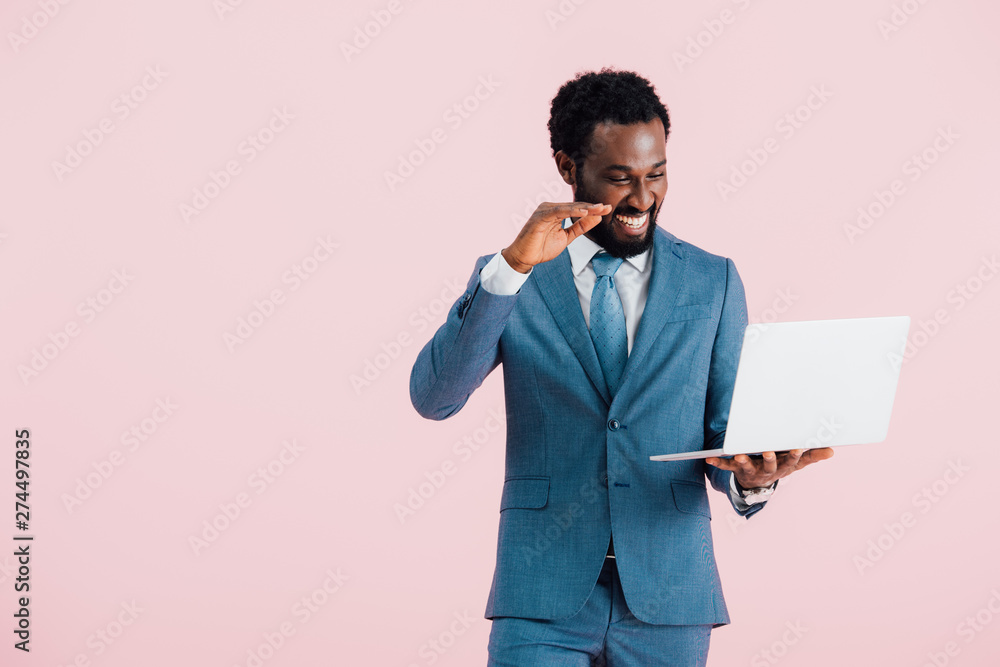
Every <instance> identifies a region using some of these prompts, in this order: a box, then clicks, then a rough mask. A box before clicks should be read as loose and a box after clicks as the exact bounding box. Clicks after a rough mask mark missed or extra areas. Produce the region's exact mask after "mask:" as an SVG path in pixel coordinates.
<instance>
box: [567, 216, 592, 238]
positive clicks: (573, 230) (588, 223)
mask: <svg viewBox="0 0 1000 667" xmlns="http://www.w3.org/2000/svg"><path fill="white" fill-rule="evenodd" d="M600 222H601V216H599V215H585V216H583V217H582V218H580V219H579V220H577V221H576V222H574V223H573V224H572V225H570V226H569V227H567V228H566V234H568V235H569V240H570V241H572V240H573V239H575V238H576V237H577V236H580V235H582V234H586V233H587V232H589V231H590V230H591V229H593V228H594V227H596V226H597V225H599V224H600Z"/></svg>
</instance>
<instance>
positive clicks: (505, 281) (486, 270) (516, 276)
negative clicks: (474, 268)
mask: <svg viewBox="0 0 1000 667" xmlns="http://www.w3.org/2000/svg"><path fill="white" fill-rule="evenodd" d="M530 275H531V270H529V271H528V272H527V273H521V272H520V271H515V270H514V269H512V268H510V264H508V263H507V260H505V259H504V258H503V254H502V253H499V252H498V253H497V254H495V255H493V259H491V260H490V261H489V262H487V264H486V266H484V267H483V269H482V270H481V271H480V272H479V284H480V285H482V286H483V289H485V290H486V291H487V292H489V293H490V294H499V295H503V296H509V295H511V294H517V291H518V290H519V289H521V286H522V285H523V284H524V281H526V280H527V279H528V276H530Z"/></svg>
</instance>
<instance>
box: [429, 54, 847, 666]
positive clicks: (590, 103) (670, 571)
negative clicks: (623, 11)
mask: <svg viewBox="0 0 1000 667" xmlns="http://www.w3.org/2000/svg"><path fill="white" fill-rule="evenodd" d="M669 130H670V120H669V117H668V114H667V110H666V108H665V107H664V106H663V104H662V102H661V101H660V100H659V98H658V97H657V95H656V92H655V90H654V88H653V87H652V85H651V84H650V83H649V82H648V81H647V80H645V79H643V78H642V77H640V76H638V75H637V74H635V73H633V72H621V71H615V70H611V69H607V68H606V69H604V70H602V71H601V72H599V73H594V72H589V73H585V74H582V75H579V76H578V77H577V78H576V79H574V80H572V81H570V82H568V83H566V84H564V85H563V86H562V88H561V89H560V90H559V92H558V94H557V95H556V96H555V98H554V99H553V100H552V110H551V118H550V120H549V131H550V135H551V143H552V151H553V155H554V157H555V162H556V167H557V168H558V170H559V173H560V175H561V176H562V178H563V180H564V181H565V182H566V183H567V184H569V185H570V186H571V187H572V189H573V199H574V201H573V202H572V203H543V204H541V205H539V206H538V208H537V210H536V211H535V212H534V213H533V214H532V216H531V217H530V218H529V219H528V221H527V223H526V224H525V225H524V228H523V229H522V230H521V231H520V233H519V234H518V236H517V238H516V239H515V240H514V241H513V243H511V244H510V245H509V246H507V247H506V248H504V249H503V250H502V251H501V252H500V253H497V254H495V255H489V256H484V257H480V258H479V260H478V262H477V263H476V266H475V270H474V271H473V274H472V277H471V278H470V280H469V283H468V286H467V288H466V292H465V294H464V295H463V296H462V297H460V298H459V299H458V301H457V303H456V304H455V306H454V307H453V308H452V309H451V310H450V311H449V313H448V318H447V320H446V322H445V323H444V324H443V325H442V326H441V328H440V329H439V330H438V331H437V333H436V334H435V335H434V337H433V339H432V340H431V341H430V342H428V343H427V345H426V346H425V347H424V348H423V350H421V352H420V354H419V355H418V357H417V360H416V362H415V364H414V367H413V371H412V374H411V377H410V396H411V400H412V402H413V405H414V407H415V408H416V409H417V411H418V412H419V413H420V414H421V415H423V416H424V417H427V418H430V419H445V418H447V417H450V416H451V415H453V414H455V413H456V412H458V411H459V410H460V409H461V408H462V407H463V406H464V405H465V403H466V401H467V400H468V398H469V396H470V395H471V394H472V392H473V391H474V390H475V389H476V388H477V387H479V385H480V384H481V383H482V381H483V379H484V378H485V377H486V376H487V375H488V374H489V373H490V372H491V371H492V370H493V369H494V368H496V366H497V365H498V364H503V374H504V390H505V395H506V409H507V449H506V473H505V481H504V486H503V494H502V497H501V501H500V528H499V536H498V543H497V564H496V570H495V574H494V578H493V585H492V587H491V590H490V595H489V600H488V602H487V608H486V617H487V618H489V619H492V620H493V627H492V630H491V633H490V645H489V650H490V664H491V665H519V666H520V665H525V666H529V665H530V666H534V665H590V664H591V660H595V659H596V660H606V661H607V664H609V665H643V666H649V665H684V666H689V665H704V664H705V660H706V656H707V652H708V646H709V639H710V634H711V630H712V628H713V627H715V626H719V625H724V624H726V623H728V622H729V615H728V612H727V609H726V604H725V600H724V599H723V595H722V588H721V583H720V579H719V574H718V571H717V569H716V564H715V556H714V552H713V547H712V535H711V529H710V523H709V521H710V519H711V514H710V510H709V504H708V494H707V491H706V482H705V479H706V477H707V478H708V480H709V481H711V483H712V486H713V487H715V488H716V489H717V490H719V491H721V492H723V493H726V494H727V495H728V496H729V498H730V501H731V503H732V505H733V508H734V509H735V511H736V512H737V513H738V514H740V515H742V516H746V517H749V516H751V515H752V514H754V513H755V512H757V511H760V509H761V508H763V506H764V504H765V501H766V498H767V497H768V495H769V494H770V493H771V492H772V491H773V490H774V487H775V485H776V484H777V480H778V479H779V478H781V477H784V476H786V475H788V474H790V473H791V472H793V471H794V470H797V469H799V468H802V467H803V466H805V465H808V464H810V463H812V462H815V461H818V460H822V459H825V458H829V456H831V455H832V451H831V450H830V449H816V450H805V451H802V450H796V451H792V452H787V453H783V454H780V455H777V456H776V455H775V453H774V452H768V453H765V454H764V455H763V457H760V458H755V457H754V458H752V457H748V456H743V455H740V456H737V457H735V458H733V459H720V458H709V459H705V460H691V461H679V462H671V463H660V462H652V461H650V460H649V456H650V455H653V454H665V453H670V452H673V451H678V452H679V451H689V450H693V449H699V448H714V447H720V446H721V443H722V439H723V438H724V436H725V430H726V422H727V419H728V415H729V403H730V400H731V398H732V390H733V384H734V382H735V376H736V366H737V362H738V360H739V353H740V346H741V343H742V338H743V332H744V329H745V327H746V324H747V314H746V298H745V296H744V292H743V284H742V282H741V280H740V277H739V274H738V273H737V272H736V267H735V265H734V264H733V262H732V260H729V259H727V258H724V257H720V256H717V255H712V254H710V253H707V252H705V251H704V250H701V249H700V248H697V247H695V246H693V245H691V244H689V243H686V242H684V241H681V240H680V239H678V238H676V237H675V236H673V235H671V234H670V233H668V232H666V231H664V230H663V229H661V228H659V227H657V225H656V222H657V215H658V214H659V211H660V207H661V205H662V202H663V197H664V195H666V192H667V177H666V139H667V135H668V133H669ZM706 464H708V465H706Z"/></svg>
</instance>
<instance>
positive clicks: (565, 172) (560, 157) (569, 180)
mask: <svg viewBox="0 0 1000 667" xmlns="http://www.w3.org/2000/svg"><path fill="white" fill-rule="evenodd" d="M555 161H556V169H558V170H559V175H560V176H562V179H563V181H564V182H565V183H566V184H567V185H570V186H572V187H573V188H574V190H575V189H576V163H575V162H573V160H572V158H570V156H569V155H566V153H564V152H563V151H557V152H556V154H555Z"/></svg>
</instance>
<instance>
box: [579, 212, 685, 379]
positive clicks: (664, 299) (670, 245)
mask: <svg viewBox="0 0 1000 667" xmlns="http://www.w3.org/2000/svg"><path fill="white" fill-rule="evenodd" d="M654 231H655V236H654V238H653V272H652V274H650V276H649V292H648V294H647V297H646V307H645V308H644V309H643V311H642V318H641V319H640V320H639V330H638V331H637V332H636V334H635V342H634V343H633V344H632V352H631V353H629V355H628V362H627V363H626V364H625V372H624V374H623V375H622V384H621V387H619V389H618V393H619V394H620V393H621V392H622V390H623V389H624V388H625V385H626V384H628V382H629V380H630V379H632V378H633V377H635V376H638V375H640V372H639V371H638V370H636V369H637V368H641V367H642V362H643V359H644V358H645V356H646V354H647V353H648V352H649V349H650V348H651V347H652V346H653V341H655V340H656V338H657V336H659V335H660V332H661V331H662V330H663V326H664V325H665V324H666V323H667V319H668V317H669V315H670V311H671V310H672V309H673V307H674V303H675V302H676V301H677V296H678V295H679V294H680V292H681V286H682V283H683V281H684V252H683V251H682V250H681V244H680V241H678V240H677V238H676V237H675V236H674V235H672V234H670V233H669V232H667V231H665V230H663V229H661V228H659V227H657V228H656V229H655V230H654ZM594 356H595V357H596V356H597V355H596V353H595V355H594Z"/></svg>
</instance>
